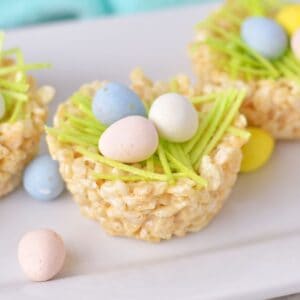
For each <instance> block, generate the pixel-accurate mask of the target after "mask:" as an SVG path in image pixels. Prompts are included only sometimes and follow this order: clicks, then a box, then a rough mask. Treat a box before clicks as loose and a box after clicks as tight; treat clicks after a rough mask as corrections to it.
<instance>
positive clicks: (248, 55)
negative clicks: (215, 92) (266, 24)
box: [191, 0, 300, 83]
mask: <svg viewBox="0 0 300 300" xmlns="http://www.w3.org/2000/svg"><path fill="white" fill-rule="evenodd" d="M284 2H285V1H279V0H264V1H261V0H249V1H245V0H235V1H228V3H227V4H225V5H224V6H223V8H221V9H220V10H219V11H218V12H217V13H215V14H214V15H212V16H211V17H209V18H208V19H207V20H205V21H204V22H201V23H199V24H197V25H196V29H197V30H202V29H204V30H207V31H208V32H209V33H210V34H209V35H208V37H207V38H206V40H204V41H203V42H199V41H197V42H195V43H193V44H192V46H191V51H192V53H197V51H198V49H199V47H200V46H201V45H202V44H203V43H204V44H206V45H208V46H209V47H210V48H211V49H212V50H213V52H215V53H217V54H219V56H220V59H218V62H217V65H218V67H219V68H220V69H221V70H223V71H225V72H227V73H228V74H229V75H230V76H231V77H232V78H233V79H238V78H243V79H244V80H246V81H251V80H256V79H273V80H277V79H279V78H286V79H290V80H294V81H296V82H298V83H300V62H299V60H297V58H296V57H295V56H294V54H293V53H292V51H291V49H290V48H289V49H287V51H286V52H285V53H284V55H283V56H282V57H280V58H278V59H276V60H268V59H266V58H264V57H263V56H261V55H260V54H259V53H257V52H256V51H255V50H253V49H251V48H250V47H248V45H247V44H246V43H245V42H244V41H243V40H242V38H241V36H240V28H241V25H242V22H243V21H244V19H245V18H246V17H248V16H266V17H272V16H273V14H274V11H276V9H278V8H279V7H280V6H281V5H284ZM285 3H286V2H285ZM218 20H226V24H227V25H226V28H223V27H222V26H221V25H220V24H218Z"/></svg>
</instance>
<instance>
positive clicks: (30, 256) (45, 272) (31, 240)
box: [18, 229, 66, 281]
mask: <svg viewBox="0 0 300 300" xmlns="http://www.w3.org/2000/svg"><path fill="white" fill-rule="evenodd" d="M65 257H66V250H65V245H64V242H63V240H62V238H61V237H60V236H59V235H58V234H57V233H56V232H54V231H52V230H49V229H39V230H35V231H30V232H28V233H26V234H25V235H24V236H23V237H22V239H21V240H20V242H19V246H18V259H19V263H20V265H21V268H22V270H23V272H24V273H25V275H26V276H27V277H28V278H29V279H30V280H32V281H47V280H49V279H51V278H53V277H54V276H55V275H57V274H58V273H59V271H60V270H61V269H62V267H63V265H64V261H65Z"/></svg>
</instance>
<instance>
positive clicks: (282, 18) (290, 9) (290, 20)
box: [276, 4, 300, 34]
mask: <svg viewBox="0 0 300 300" xmlns="http://www.w3.org/2000/svg"><path fill="white" fill-rule="evenodd" d="M276 20H277V21H278V22H279V23H280V24H281V25H282V26H283V27H284V28H285V30H286V31H287V32H288V33H289V34H293V33H294V32H295V31H296V30H297V29H299V28H300V4H290V5H284V6H283V7H282V9H281V10H280V11H279V12H278V14H277V16H276Z"/></svg>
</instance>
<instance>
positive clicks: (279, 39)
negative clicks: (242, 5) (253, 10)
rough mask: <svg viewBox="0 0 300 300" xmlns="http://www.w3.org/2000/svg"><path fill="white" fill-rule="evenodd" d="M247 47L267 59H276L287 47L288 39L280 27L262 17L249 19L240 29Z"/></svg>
mask: <svg viewBox="0 0 300 300" xmlns="http://www.w3.org/2000/svg"><path fill="white" fill-rule="evenodd" d="M241 35H242V38H243V40H244V41H245V42H246V43H247V45H248V46H249V47H250V48H252V49H253V50H255V51H256V52H258V53H259V54H261V55H262V56H264V57H265V58H268V59H276V58H279V57H280V56H281V55H283V54H284V52H285V51H286V49H287V47H288V37H287V34H286V32H285V30H284V29H283V27H282V26H281V25H279V24H278V23H276V22H275V21H274V20H272V19H269V18H264V17H249V18H247V19H246V20H245V21H244V22H243V24H242V27H241Z"/></svg>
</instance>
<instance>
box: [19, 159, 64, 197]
mask: <svg viewBox="0 0 300 300" xmlns="http://www.w3.org/2000/svg"><path fill="white" fill-rule="evenodd" d="M23 185H24V188H25V190H26V191H27V192H28V194H29V195H30V196H31V197H33V198H34V199H37V200H41V201H49V200H53V199H55V198H57V197H58V196H59V195H60V194H61V193H62V192H63V190H64V182H63V180H62V178H61V176H60V174H59V170H58V163H57V162H56V161H54V160H53V159H52V158H51V157H50V155H48V154H45V155H41V156H38V157H37V158H36V159H34V160H33V161H32V162H31V163H29V165H28V166H27V167H26V169H25V172H24V175H23Z"/></svg>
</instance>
